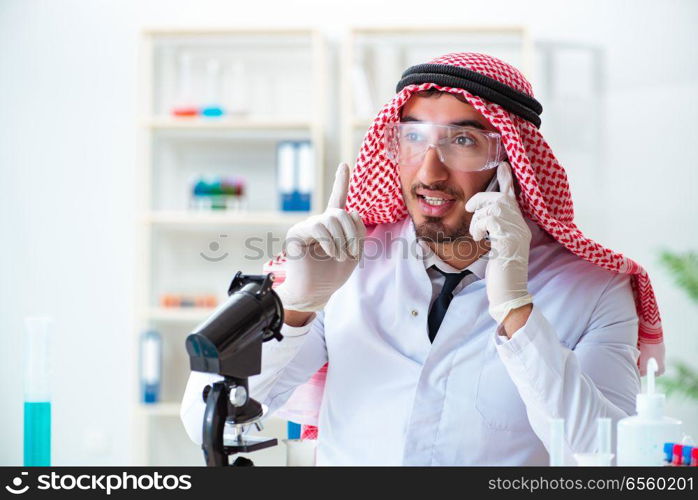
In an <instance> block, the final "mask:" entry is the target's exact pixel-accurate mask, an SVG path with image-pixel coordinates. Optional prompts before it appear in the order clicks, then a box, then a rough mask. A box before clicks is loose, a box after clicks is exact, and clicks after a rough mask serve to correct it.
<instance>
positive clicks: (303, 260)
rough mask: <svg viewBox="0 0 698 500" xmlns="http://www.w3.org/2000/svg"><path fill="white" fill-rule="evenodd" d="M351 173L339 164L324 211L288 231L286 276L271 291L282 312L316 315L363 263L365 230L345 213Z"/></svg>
mask: <svg viewBox="0 0 698 500" xmlns="http://www.w3.org/2000/svg"><path fill="white" fill-rule="evenodd" d="M349 174H350V172H349V166H348V165H347V164H346V163H340V164H339V167H337V173H336V175H335V180H334V186H333V187H332V194H330V200H329V202H328V204H327V209H326V210H325V211H324V212H323V213H321V214H319V215H313V216H311V217H309V218H308V219H306V220H304V221H302V222H299V223H298V224H296V225H294V226H292V227H291V229H289V230H288V233H286V241H285V242H284V247H285V249H286V263H285V264H284V268H285V270H286V278H285V280H284V282H283V283H282V284H280V285H279V286H278V287H276V288H274V291H275V292H276V293H277V294H278V295H279V297H280V298H281V302H282V303H283V305H284V309H287V310H292V311H319V310H320V309H322V308H323V307H324V306H325V304H327V301H328V300H330V297H331V296H332V294H333V293H334V292H335V291H336V290H337V289H338V288H339V287H340V286H342V285H343V284H344V283H345V282H346V281H347V279H348V278H349V276H350V275H351V273H352V271H354V268H355V267H356V265H357V264H358V263H359V260H360V259H361V255H362V253H363V243H364V237H365V236H366V226H364V223H363V221H362V220H361V217H360V216H359V213H358V212H356V211H354V212H351V213H348V212H347V211H346V210H344V204H345V203H346V199H347V189H348V187H349Z"/></svg>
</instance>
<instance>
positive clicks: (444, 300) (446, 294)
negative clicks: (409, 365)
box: [427, 266, 472, 342]
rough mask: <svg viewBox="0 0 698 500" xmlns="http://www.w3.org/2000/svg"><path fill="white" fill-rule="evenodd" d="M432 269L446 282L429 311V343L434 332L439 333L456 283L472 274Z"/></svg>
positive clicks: (434, 335) (433, 336) (469, 272)
mask: <svg viewBox="0 0 698 500" xmlns="http://www.w3.org/2000/svg"><path fill="white" fill-rule="evenodd" d="M432 267H433V268H434V269H436V270H437V271H439V272H440V273H441V274H443V275H444V277H445V278H446V282H445V283H444V286H443V288H442V289H441V293H439V296H438V297H436V300H435V301H434V304H432V306H431V311H429V319H428V321H427V323H428V325H429V341H430V342H434V338H435V337H436V332H438V331H439V327H440V326H441V322H442V321H443V320H444V316H446V310H447V309H448V306H449V304H450V303H451V300H452V299H453V290H454V289H455V288H456V287H457V286H458V283H460V282H461V280H462V279H463V278H465V277H466V276H467V275H469V274H472V272H471V271H468V270H467V269H466V270H465V271H461V272H459V273H445V272H443V271H442V270H441V269H439V268H438V267H436V266H432Z"/></svg>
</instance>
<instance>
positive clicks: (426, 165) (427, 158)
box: [417, 147, 449, 185]
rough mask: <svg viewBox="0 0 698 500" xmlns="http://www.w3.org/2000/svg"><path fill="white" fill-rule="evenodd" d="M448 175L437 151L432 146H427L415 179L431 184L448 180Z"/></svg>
mask: <svg viewBox="0 0 698 500" xmlns="http://www.w3.org/2000/svg"><path fill="white" fill-rule="evenodd" d="M448 176H449V172H448V168H447V167H446V165H444V164H443V163H442V162H441V159H440V158H439V153H438V151H437V150H436V148H434V147H429V148H428V149H427V151H426V153H424V158H423V159H422V165H421V166H420V167H419V171H418V172H417V179H418V180H419V181H420V182H421V183H422V184H426V185H431V184H435V183H437V182H440V181H446V180H448Z"/></svg>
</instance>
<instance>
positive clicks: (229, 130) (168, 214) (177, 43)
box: [131, 29, 327, 465]
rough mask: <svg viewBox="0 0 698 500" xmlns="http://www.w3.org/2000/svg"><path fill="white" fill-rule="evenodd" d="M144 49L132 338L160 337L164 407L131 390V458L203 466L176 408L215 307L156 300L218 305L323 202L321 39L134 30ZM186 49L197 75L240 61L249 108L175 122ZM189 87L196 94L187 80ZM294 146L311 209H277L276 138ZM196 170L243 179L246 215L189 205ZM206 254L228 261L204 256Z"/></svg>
mask: <svg viewBox="0 0 698 500" xmlns="http://www.w3.org/2000/svg"><path fill="white" fill-rule="evenodd" d="M141 46H142V51H141V74H142V81H141V88H142V104H141V111H142V115H141V117H140V119H139V128H140V131H141V133H140V138H141V152H140V156H141V163H140V172H141V177H140V183H139V190H140V192H139V199H140V204H141V206H140V208H139V213H140V216H139V220H138V229H139V242H140V247H139V248H138V255H139V260H140V262H139V269H138V272H137V279H138V287H137V294H136V307H135V310H136V311H137V315H138V316H137V330H136V331H135V332H134V336H133V339H134V340H133V341H134V349H133V352H134V354H135V355H138V353H139V336H140V334H141V333H142V332H143V331H144V330H146V329H148V328H153V329H155V330H157V331H159V332H160V333H161V335H162V338H163V352H164V354H163V381H162V398H161V402H159V403H156V404H143V403H140V402H139V401H140V397H141V395H140V390H139V391H138V396H139V400H137V401H134V404H133V408H132V410H133V411H132V417H133V428H134V436H135V437H134V442H133V459H132V463H133V464H134V465H203V456H202V453H201V450H200V449H199V447H198V446H196V445H195V444H194V443H192V442H191V441H190V440H189V438H188V437H187V436H186V433H185V431H184V429H183V426H182V425H181V422H180V420H179V407H180V401H181V396H182V394H183V392H184V387H185V384H186V380H187V378H188V375H189V363H188V357H187V354H186V350H185V347H184V339H185V338H186V335H187V334H188V333H189V332H190V331H191V330H192V329H193V327H194V326H196V324H197V323H199V322H200V321H202V320H204V319H205V318H206V317H207V316H208V315H209V314H210V313H211V312H212V311H213V309H209V308H169V307H161V306H160V303H159V297H160V296H161V295H162V294H164V293H188V294H197V293H212V294H215V295H217V297H218V299H219V302H220V301H222V300H223V299H224V298H225V296H226V291H227V287H228V284H229V283H230V280H231V279H232V277H233V275H234V274H235V272H236V271H238V270H242V271H243V272H245V273H260V272H261V268H262V265H263V263H264V262H265V261H266V260H268V259H269V258H270V257H271V255H270V254H269V252H268V250H271V253H272V254H273V253H274V252H275V251H278V250H279V249H280V245H281V242H282V238H283V235H284V234H285V232H286V230H287V229H288V227H289V226H291V225H292V224H294V223H296V222H298V221H300V220H302V219H304V218H306V217H308V215H310V213H313V212H315V211H317V210H318V209H319V208H320V207H321V206H322V203H323V201H324V199H325V194H324V185H323V184H324V171H323V165H324V161H323V158H324V156H325V155H324V147H323V145H324V141H325V134H326V125H325V123H324V118H325V116H326V115H327V113H326V104H325V97H324V96H325V90H326V87H327V84H326V82H325V78H326V74H327V63H326V55H325V44H324V39H323V37H322V36H321V34H320V33H319V32H317V31H315V30H311V29H268V30H257V29H231V30H161V29H153V30H147V31H145V32H144V33H143V34H142V39H141ZM183 52H186V53H187V57H189V58H190V59H191V61H192V68H193V70H192V73H194V74H196V69H197V68H198V70H199V72H200V70H201V68H203V67H205V64H206V61H207V60H211V59H212V58H215V59H216V60H217V61H220V63H221V66H225V64H227V63H231V61H232V64H243V65H244V68H245V71H244V75H245V76H244V77H245V81H244V82H237V83H238V85H239V87H237V88H239V89H243V90H241V92H242V91H244V92H246V99H245V104H246V105H247V110H246V112H244V113H242V112H237V110H232V111H233V113H231V114H225V115H224V116H222V117H217V118H204V117H196V118H190V117H174V116H172V115H171V113H170V109H171V107H172V105H173V102H174V96H175V93H176V80H177V75H178V73H177V71H176V65H177V61H178V60H180V59H179V58H180V57H181V54H182V53H183ZM197 84H198V85H199V87H200V88H201V86H200V84H201V82H199V81H197V80H196V78H194V86H196V85H197ZM225 90H230V89H225ZM223 104H225V103H223ZM224 107H225V105H224ZM298 139H300V140H310V142H311V144H312V147H313V153H314V168H315V176H314V189H313V192H312V195H311V212H310V213H309V212H282V211H281V210H280V209H279V204H280V202H279V195H277V194H276V193H277V184H276V166H277V165H276V143H277V142H278V141H280V140H298ZM198 174H217V175H242V176H244V177H245V179H246V181H247V182H246V193H247V194H246V196H247V205H248V206H247V209H246V210H245V211H238V212H229V211H203V212H202V211H192V210H190V209H189V208H188V206H187V202H188V192H189V190H190V182H191V178H192V177H193V176H195V175H198ZM260 234H265V235H268V236H270V238H267V240H272V238H271V236H273V237H274V238H276V240H273V241H274V242H275V245H276V246H274V247H273V248H272V247H264V250H267V251H265V252H261V250H262V247H261V246H260V247H259V248H255V249H252V250H250V248H249V246H250V245H249V243H250V241H251V238H254V237H255V236H259V235H260ZM214 243H215V245H214ZM262 243H264V244H267V243H268V241H264V242H262ZM214 248H215V250H216V252H220V253H221V255H226V258H225V259H222V260H218V259H217V257H216V259H215V260H208V259H207V258H204V257H202V256H204V255H208V254H207V253H206V252H213V249H214ZM223 252H225V253H223ZM248 254H251V255H248ZM131 381H132V383H133V384H135V385H136V386H138V384H139V374H138V373H134V374H132V378H131ZM284 430H285V422H282V421H274V419H270V422H269V423H267V424H266V432H265V433H266V434H267V435H274V436H275V437H284V435H283V432H284ZM284 457H285V450H284V447H283V446H279V447H276V449H273V450H269V451H266V450H265V451H263V452H260V453H257V454H255V455H254V457H253V458H254V460H255V462H256V463H259V464H276V465H281V464H283V463H284Z"/></svg>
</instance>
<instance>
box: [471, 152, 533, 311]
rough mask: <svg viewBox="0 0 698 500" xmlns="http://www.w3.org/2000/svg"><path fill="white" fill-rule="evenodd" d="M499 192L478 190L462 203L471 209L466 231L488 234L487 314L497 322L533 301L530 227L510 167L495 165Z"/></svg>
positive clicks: (478, 236) (476, 237)
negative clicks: (468, 228) (529, 277)
mask: <svg viewBox="0 0 698 500" xmlns="http://www.w3.org/2000/svg"><path fill="white" fill-rule="evenodd" d="M497 180H498V181H499V189H500V192H481V193H477V194H476V195H474V196H473V197H472V198H470V199H469V200H468V203H466V204H465V209H466V210H467V211H468V212H474V214H473V218H472V220H471V222H470V234H471V235H472V237H473V239H474V240H475V241H479V240H481V239H482V238H484V237H485V236H487V233H489V240H490V248H491V250H490V252H489V261H488V263H487V270H486V271H485V276H486V279H487V298H488V299H489V303H490V305H489V313H490V316H492V317H493V318H494V320H495V321H496V322H497V323H501V322H502V321H503V320H504V318H506V316H507V314H509V311H511V310H512V309H516V308H517V307H521V306H523V305H526V304H530V303H531V302H533V297H532V296H531V295H530V294H529V293H528V253H529V248H530V245H531V230H530V229H529V228H528V226H527V225H526V222H525V221H524V218H523V215H522V214H521V210H520V209H519V204H518V202H517V201H516V195H515V193H514V181H513V178H512V174H511V166H510V165H509V163H508V162H506V161H503V162H501V163H500V164H499V166H498V167H497Z"/></svg>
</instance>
